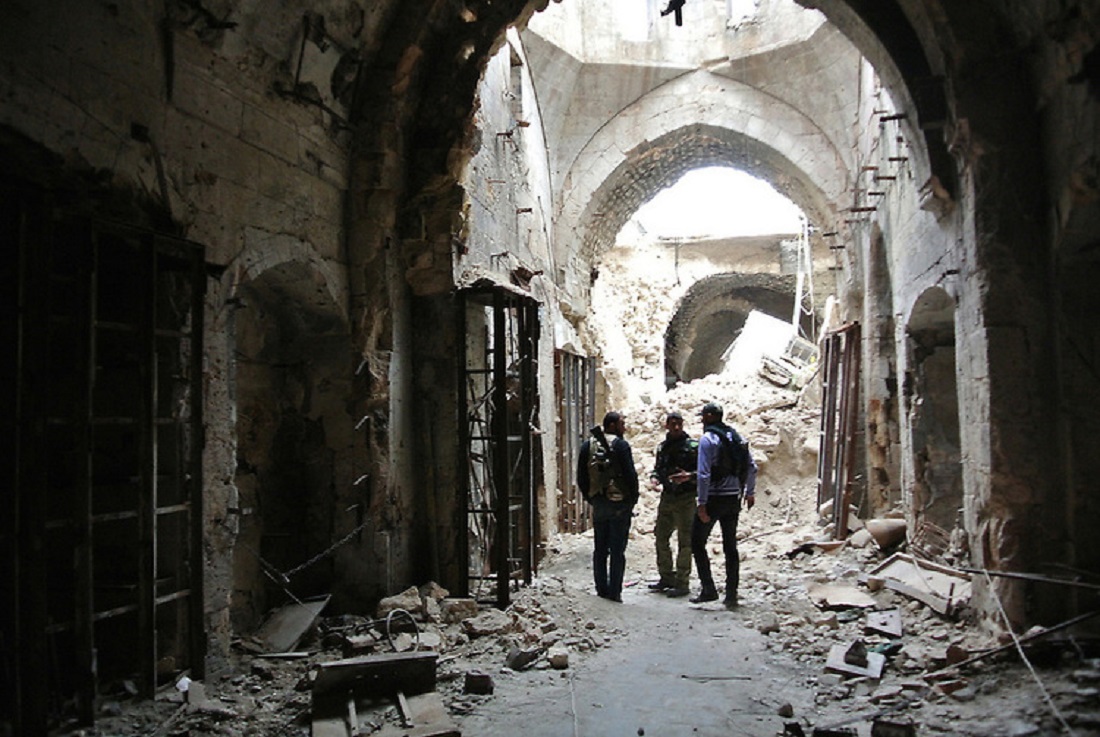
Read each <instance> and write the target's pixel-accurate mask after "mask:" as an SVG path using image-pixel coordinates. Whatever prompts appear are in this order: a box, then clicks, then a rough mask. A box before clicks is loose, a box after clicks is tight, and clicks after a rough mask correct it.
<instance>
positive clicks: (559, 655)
mask: <svg viewBox="0 0 1100 737" xmlns="http://www.w3.org/2000/svg"><path fill="white" fill-rule="evenodd" d="M546 658H547V660H549V661H550V667H551V668H553V669H554V670H565V669H566V668H568V667H569V648H567V647H565V646H564V645H554V646H553V647H551V648H550V649H549V650H548V651H547V652H546Z"/></svg>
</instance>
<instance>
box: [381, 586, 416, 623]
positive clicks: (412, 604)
mask: <svg viewBox="0 0 1100 737" xmlns="http://www.w3.org/2000/svg"><path fill="white" fill-rule="evenodd" d="M398 609H404V610H405V611H406V612H409V613H410V614H418V613H420V612H421V611H423V604H422V602H421V600H420V591H419V590H418V589H417V588H416V587H415V586H410V587H409V588H407V589H405V590H404V591H402V592H401V593H400V594H395V595H393V596H387V597H386V598H385V599H382V601H380V602H378V617H379V619H381V618H382V617H385V616H386V615H388V614H389V613H390V612H393V611H396V610H398Z"/></svg>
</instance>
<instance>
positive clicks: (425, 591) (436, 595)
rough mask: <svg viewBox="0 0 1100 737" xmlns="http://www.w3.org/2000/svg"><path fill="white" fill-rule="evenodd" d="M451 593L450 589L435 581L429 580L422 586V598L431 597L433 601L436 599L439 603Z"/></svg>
mask: <svg viewBox="0 0 1100 737" xmlns="http://www.w3.org/2000/svg"><path fill="white" fill-rule="evenodd" d="M450 595H451V592H450V591H448V590H447V589H445V588H443V587H442V586H440V585H439V584H437V583H436V582H435V581H428V583H426V584H424V585H423V586H421V587H420V598H422V599H424V600H428V599H431V600H432V601H435V602H437V603H438V602H440V601H442V600H443V599H446V598H447V597H448V596H450Z"/></svg>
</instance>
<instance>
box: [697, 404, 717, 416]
mask: <svg viewBox="0 0 1100 737" xmlns="http://www.w3.org/2000/svg"><path fill="white" fill-rule="evenodd" d="M703 415H714V416H715V417H717V418H718V419H722V405H720V404H717V403H715V402H707V403H706V404H704V405H703V408H702V409H701V410H699V416H700V417H702V416H703Z"/></svg>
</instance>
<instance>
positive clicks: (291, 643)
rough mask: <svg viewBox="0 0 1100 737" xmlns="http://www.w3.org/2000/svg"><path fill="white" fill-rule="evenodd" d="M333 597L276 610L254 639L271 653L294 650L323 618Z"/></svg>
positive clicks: (311, 600) (323, 597) (310, 600)
mask: <svg viewBox="0 0 1100 737" xmlns="http://www.w3.org/2000/svg"><path fill="white" fill-rule="evenodd" d="M331 598H332V597H331V596H322V597H320V598H318V599H307V600H305V601H303V602H302V603H300V604H298V603H294V604H288V605H287V606H285V607H283V608H282V609H276V610H275V611H274V612H273V613H272V614H271V616H270V617H268V618H267V621H266V622H264V623H263V626H261V627H260V630H259V631H258V632H257V633H256V635H255V637H254V639H255V640H257V641H258V642H259V643H260V645H261V647H262V648H263V650H264V651H265V652H269V653H285V652H287V651H290V650H293V649H294V648H295V647H296V646H297V645H298V643H299V642H301V640H302V637H304V636H305V634H306V633H307V632H309V630H310V628H312V627H313V625H314V623H315V622H316V621H317V617H319V616H321V612H322V611H323V610H324V608H325V607H326V606H328V601H329V599H331Z"/></svg>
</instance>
